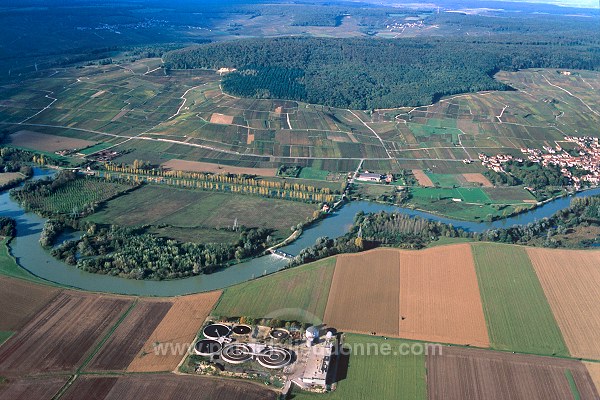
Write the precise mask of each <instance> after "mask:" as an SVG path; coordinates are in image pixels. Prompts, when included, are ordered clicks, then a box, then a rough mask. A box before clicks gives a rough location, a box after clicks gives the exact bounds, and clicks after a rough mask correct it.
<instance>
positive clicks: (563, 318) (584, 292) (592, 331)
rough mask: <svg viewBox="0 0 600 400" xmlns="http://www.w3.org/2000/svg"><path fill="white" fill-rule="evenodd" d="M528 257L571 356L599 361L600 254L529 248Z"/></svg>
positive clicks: (596, 252) (597, 252) (595, 252)
mask: <svg viewBox="0 0 600 400" xmlns="http://www.w3.org/2000/svg"><path fill="white" fill-rule="evenodd" d="M527 253H528V254H529V257H530V258H531V262H532V263H533V266H534V268H535V272H536V273H537V275H538V278H539V279H540V282H541V284H542V287H543V288H544V293H545V294H546V297H547V298H548V302H549V303H550V307H551V308H552V312H553V313H554V317H555V318H556V322H557V323H558V326H559V327H560V330H561V332H562V334H563V337H564V339H565V343H566V344H567V347H568V348H569V352H570V353H571V354H572V355H573V356H575V357H585V358H593V359H597V360H600V313H599V312H598V304H599V303H598V299H600V251H584V250H579V251H578V250H547V249H539V248H528V249H527Z"/></svg>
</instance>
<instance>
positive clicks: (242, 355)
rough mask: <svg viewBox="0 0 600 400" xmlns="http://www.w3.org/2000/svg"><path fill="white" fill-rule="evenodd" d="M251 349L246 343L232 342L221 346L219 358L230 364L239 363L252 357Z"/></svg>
mask: <svg viewBox="0 0 600 400" xmlns="http://www.w3.org/2000/svg"><path fill="white" fill-rule="evenodd" d="M252 354H253V352H252V349H251V348H250V346H248V345H247V344H243V343H232V344H228V345H227V346H225V347H223V351H222V352H221V358H222V359H223V360H225V361H227V362H228V363H230V364H241V363H243V362H245V361H249V360H251V359H252Z"/></svg>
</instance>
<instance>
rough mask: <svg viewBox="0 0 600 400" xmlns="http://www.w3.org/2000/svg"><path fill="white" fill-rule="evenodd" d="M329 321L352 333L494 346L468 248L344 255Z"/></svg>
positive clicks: (329, 306)
mask: <svg viewBox="0 0 600 400" xmlns="http://www.w3.org/2000/svg"><path fill="white" fill-rule="evenodd" d="M348 287H352V288H353V290H347V288H348ZM374 304H377V305H378V306H377V307H374V306H373V305H374ZM348 309H352V310H353V311H352V313H349V312H348V311H347V310H348ZM324 320H325V322H326V323H327V324H329V325H331V326H335V327H338V328H340V329H344V330H348V331H351V332H360V333H372V332H375V333H376V334H377V335H390V336H397V337H398V336H399V337H402V338H407V339H416V340H429V341H436V342H442V343H444V342H446V343H457V344H468V345H473V346H480V347H487V346H488V344H489V341H488V336H487V330H486V324H485V319H484V314H483V309H482V306H481V302H480V296H479V288H478V284H477V277H476V275H475V269H474V266H473V261H472V256H471V251H470V246H469V245H467V244H463V245H454V246H441V247H436V248H433V249H428V250H423V251H416V252H415V251H401V250H395V249H378V250H373V251H369V252H367V253H361V254H356V255H342V256H338V259H337V263H336V269H335V273H334V278H333V282H332V287H331V290H330V293H329V300H328V302H327V309H326V312H325V319H324Z"/></svg>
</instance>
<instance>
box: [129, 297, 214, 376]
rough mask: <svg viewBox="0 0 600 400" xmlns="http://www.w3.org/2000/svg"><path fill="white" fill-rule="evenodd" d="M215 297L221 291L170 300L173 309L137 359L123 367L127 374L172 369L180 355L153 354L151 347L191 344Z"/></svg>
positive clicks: (148, 340) (151, 335)
mask: <svg viewBox="0 0 600 400" xmlns="http://www.w3.org/2000/svg"><path fill="white" fill-rule="evenodd" d="M219 297H221V292H220V291H217V292H209V293H200V294H195V295H191V296H183V297H178V298H176V299H174V300H173V306H172V307H171V309H170V310H169V312H168V313H167V314H166V315H165V317H164V318H163V320H162V321H161V322H160V324H158V326H157V327H156V329H155V330H154V332H152V334H150V336H149V337H148V339H147V341H146V343H145V344H144V346H143V347H142V349H141V351H139V352H138V355H137V357H135V358H134V359H133V361H132V362H131V364H129V367H127V371H130V372H160V371H172V370H174V369H175V368H176V367H177V365H178V364H179V362H180V361H181V359H182V358H183V356H184V354H167V355H161V354H156V353H155V352H154V346H155V344H156V343H173V344H178V343H179V344H189V343H192V342H193V340H194V339H195V337H196V334H197V333H198V331H199V330H200V328H201V327H202V324H203V322H204V320H205V319H206V317H207V316H208V314H209V313H210V311H211V310H212V308H213V307H214V305H215V303H216V302H217V300H219Z"/></svg>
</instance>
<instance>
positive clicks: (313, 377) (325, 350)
mask: <svg viewBox="0 0 600 400" xmlns="http://www.w3.org/2000/svg"><path fill="white" fill-rule="evenodd" d="M331 353H332V348H331V346H330V345H327V346H313V347H312V348H311V349H310V351H309V352H308V359H307V360H306V368H305V369H304V374H303V375H302V382H303V383H305V384H307V385H318V386H325V385H326V383H327V372H328V371H329V365H330V363H331Z"/></svg>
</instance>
